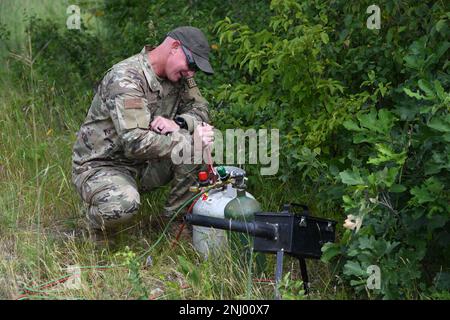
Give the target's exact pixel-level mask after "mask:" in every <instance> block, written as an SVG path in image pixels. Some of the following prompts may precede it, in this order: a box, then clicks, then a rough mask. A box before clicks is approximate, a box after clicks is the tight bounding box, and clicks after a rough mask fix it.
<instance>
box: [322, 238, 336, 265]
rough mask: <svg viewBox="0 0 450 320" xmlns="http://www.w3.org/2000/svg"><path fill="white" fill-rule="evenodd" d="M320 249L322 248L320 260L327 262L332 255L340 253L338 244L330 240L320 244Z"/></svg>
mask: <svg viewBox="0 0 450 320" xmlns="http://www.w3.org/2000/svg"><path fill="white" fill-rule="evenodd" d="M321 250H322V257H321V258H320V260H321V261H322V262H329V261H331V259H333V258H334V257H336V256H337V255H339V254H340V253H341V249H340V246H339V245H338V244H335V243H331V242H327V243H325V244H324V245H323V246H322V248H321Z"/></svg>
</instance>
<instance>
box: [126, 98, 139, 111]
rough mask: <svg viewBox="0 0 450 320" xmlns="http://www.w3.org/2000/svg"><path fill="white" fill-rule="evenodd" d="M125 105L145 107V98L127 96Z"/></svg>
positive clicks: (130, 107) (133, 107) (131, 107)
mask: <svg viewBox="0 0 450 320" xmlns="http://www.w3.org/2000/svg"><path fill="white" fill-rule="evenodd" d="M123 106H124V108H125V109H143V108H144V99H142V98H126V99H124V102H123Z"/></svg>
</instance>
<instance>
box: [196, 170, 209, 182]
mask: <svg viewBox="0 0 450 320" xmlns="http://www.w3.org/2000/svg"><path fill="white" fill-rule="evenodd" d="M198 180H199V181H200V182H205V181H208V173H207V172H206V171H200V172H199V173H198Z"/></svg>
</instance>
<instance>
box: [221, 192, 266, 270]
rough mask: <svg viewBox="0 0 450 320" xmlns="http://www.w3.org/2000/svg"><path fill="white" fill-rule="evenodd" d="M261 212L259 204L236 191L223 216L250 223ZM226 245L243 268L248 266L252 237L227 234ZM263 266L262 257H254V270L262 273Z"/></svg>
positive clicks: (250, 197) (233, 233) (250, 196)
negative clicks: (227, 244)
mask: <svg viewBox="0 0 450 320" xmlns="http://www.w3.org/2000/svg"><path fill="white" fill-rule="evenodd" d="M260 211H261V205H260V204H259V202H258V201H257V200H256V199H255V198H254V197H253V196H252V195H251V194H250V193H248V192H246V191H245V190H244V189H237V195H236V197H235V198H234V199H233V200H231V201H230V202H229V203H228V204H227V205H226V206H225V209H224V216H225V218H226V219H231V220H237V221H243V222H250V221H253V220H255V213H256V212H260ZM227 237H228V243H229V245H230V249H231V251H232V253H233V257H235V258H236V259H237V261H239V263H243V264H244V265H243V266H248V265H249V262H250V260H249V259H251V256H252V252H251V250H252V248H253V237H252V236H250V235H248V234H245V233H238V232H231V231H230V232H228V234H227ZM264 266H265V257H264V255H260V254H258V255H257V256H256V267H257V268H256V269H257V271H263V269H264Z"/></svg>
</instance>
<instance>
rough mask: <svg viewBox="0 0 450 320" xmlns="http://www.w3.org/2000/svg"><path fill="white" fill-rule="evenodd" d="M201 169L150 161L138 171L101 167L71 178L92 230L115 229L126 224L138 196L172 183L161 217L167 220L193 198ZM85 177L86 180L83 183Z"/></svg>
mask: <svg viewBox="0 0 450 320" xmlns="http://www.w3.org/2000/svg"><path fill="white" fill-rule="evenodd" d="M201 169H202V165H198V164H180V165H174V164H173V163H172V161H171V160H170V159H168V160H155V161H151V162H150V161H149V162H148V163H147V165H146V166H144V167H143V168H140V169H135V168H129V167H113V166H104V167H96V168H92V169H91V171H92V172H87V173H84V174H83V175H79V176H74V177H73V182H74V184H75V187H76V189H77V191H78V193H79V194H80V195H81V198H82V200H83V201H84V203H85V205H86V206H87V213H86V216H87V220H88V224H89V226H90V227H91V228H93V229H101V230H108V229H115V228H116V227H119V226H121V225H124V224H127V223H129V222H130V221H131V220H132V218H133V217H134V216H135V215H136V213H137V212H138V210H139V207H140V205H141V201H140V193H141V192H149V191H152V190H154V189H156V188H157V187H160V186H163V185H166V184H168V183H169V182H172V185H171V191H170V194H169V196H168V198H167V200H166V204H165V206H164V212H163V213H162V214H163V215H165V216H167V217H170V216H172V215H173V214H174V213H175V212H176V210H177V209H178V208H179V207H180V206H181V204H183V203H184V202H185V201H186V200H188V199H189V198H190V197H192V196H193V194H192V193H191V192H190V191H189V187H190V186H192V185H193V184H194V182H195V179H196V175H197V173H198V172H199V171H200V170H201ZM86 176H87V177H88V178H87V179H86Z"/></svg>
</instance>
